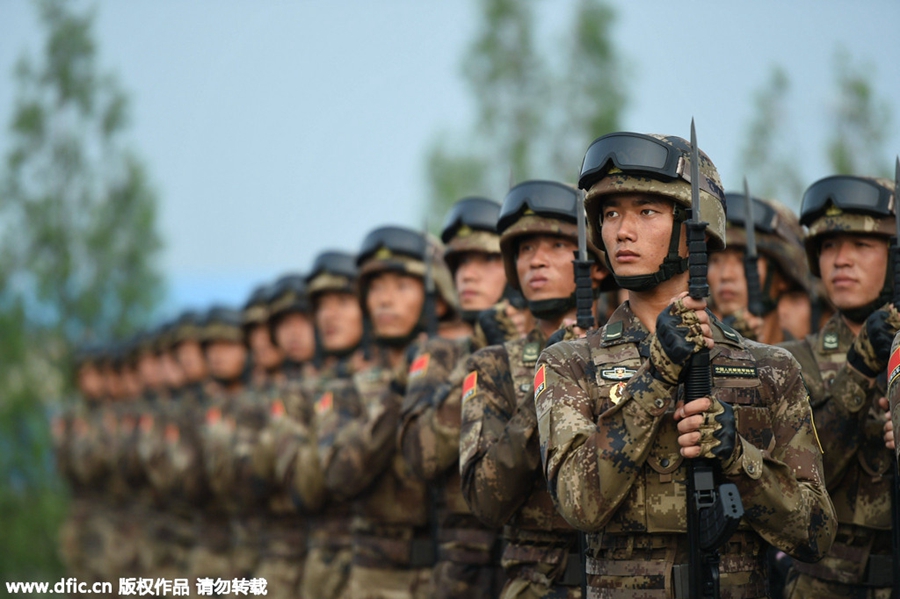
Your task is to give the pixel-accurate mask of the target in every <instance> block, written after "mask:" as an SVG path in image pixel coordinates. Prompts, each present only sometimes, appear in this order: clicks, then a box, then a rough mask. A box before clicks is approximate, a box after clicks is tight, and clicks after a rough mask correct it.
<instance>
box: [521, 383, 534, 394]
mask: <svg viewBox="0 0 900 599" xmlns="http://www.w3.org/2000/svg"><path fill="white" fill-rule="evenodd" d="M529 389H531V385H528V384H526V383H522V384H521V385H519V391H521V392H522V393H525V392H526V391H528V390H529Z"/></svg>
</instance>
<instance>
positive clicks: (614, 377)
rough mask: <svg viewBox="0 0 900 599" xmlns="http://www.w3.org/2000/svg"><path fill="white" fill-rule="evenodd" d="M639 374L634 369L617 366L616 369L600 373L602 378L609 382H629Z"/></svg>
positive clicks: (608, 369) (607, 369)
mask: <svg viewBox="0 0 900 599" xmlns="http://www.w3.org/2000/svg"><path fill="white" fill-rule="evenodd" d="M636 373H637V370H635V369H634V368H626V367H625V366H616V367H615V368H604V369H603V370H601V371H600V378H602V379H604V380H607V381H627V380H628V379H630V378H631V377H633V376H634V375H635V374H636Z"/></svg>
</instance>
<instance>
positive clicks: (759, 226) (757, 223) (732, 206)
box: [725, 193, 780, 234]
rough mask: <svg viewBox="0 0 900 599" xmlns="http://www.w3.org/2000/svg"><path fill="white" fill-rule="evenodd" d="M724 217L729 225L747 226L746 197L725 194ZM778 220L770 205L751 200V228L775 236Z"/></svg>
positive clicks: (754, 199)
mask: <svg viewBox="0 0 900 599" xmlns="http://www.w3.org/2000/svg"><path fill="white" fill-rule="evenodd" d="M725 215H726V217H727V220H728V222H729V223H733V224H736V225H742V226H744V227H746V226H747V196H745V195H744V194H742V193H726V194H725ZM779 224H780V218H779V216H778V213H777V212H776V211H775V209H774V208H772V207H771V206H770V205H768V204H766V203H765V202H763V201H762V200H760V199H759V198H753V228H754V229H756V230H757V231H760V232H762V233H771V234H777V232H778V225H779Z"/></svg>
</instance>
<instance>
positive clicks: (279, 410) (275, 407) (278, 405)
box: [269, 399, 284, 418]
mask: <svg viewBox="0 0 900 599" xmlns="http://www.w3.org/2000/svg"><path fill="white" fill-rule="evenodd" d="M269 414H270V415H271V416H272V418H281V417H282V416H284V402H282V401H281V400H280V399H276V400H275V401H273V402H272V406H271V407H270V408H269Z"/></svg>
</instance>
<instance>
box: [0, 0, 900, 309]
mask: <svg viewBox="0 0 900 599" xmlns="http://www.w3.org/2000/svg"><path fill="white" fill-rule="evenodd" d="M573 5H574V2H573V1H572V0H543V2H541V3H540V4H539V7H540V11H541V19H540V22H541V27H542V29H541V39H542V40H543V42H542V43H544V44H546V45H548V46H549V45H551V44H553V43H554V41H555V40H558V39H559V36H560V35H561V26H562V25H564V24H565V23H566V22H568V16H569V14H570V13H571V10H572V6H573ZM613 6H614V7H615V9H616V11H617V13H618V20H617V23H616V26H615V33H614V35H615V39H616V41H617V42H618V46H619V50H620V52H621V53H622V55H623V56H624V57H625V58H626V60H627V61H628V64H629V65H630V69H629V75H628V80H629V86H630V87H629V97H630V100H631V102H630V104H629V107H628V110H627V112H626V116H625V128H627V129H631V130H636V131H643V132H659V133H674V134H679V135H683V136H685V137H686V136H687V135H688V128H689V124H690V119H691V117H694V118H696V120H697V126H698V135H699V137H700V145H701V147H703V148H704V150H705V151H706V152H707V153H708V154H709V155H710V156H711V157H712V158H713V160H714V161H715V162H716V164H717V165H718V167H719V170H720V172H721V174H722V177H723V180H724V182H725V185H726V187H735V186H737V185H738V183H739V181H740V177H741V176H742V174H743V173H742V172H741V170H740V165H739V164H738V154H739V151H740V148H741V143H742V139H741V135H742V133H743V131H744V130H745V129H746V126H747V123H748V120H749V119H750V118H751V116H752V94H753V92H754V91H755V90H756V89H758V88H759V87H760V85H762V83H763V82H764V81H765V80H766V77H767V75H768V73H769V70H770V68H771V67H772V66H773V65H775V64H780V65H782V66H783V67H784V68H785V69H786V71H787V72H788V75H789V77H790V79H791V82H792V105H791V113H790V118H791V121H792V135H793V137H794V139H795V141H794V143H795V145H796V148H797V150H798V152H799V154H800V155H801V156H803V163H802V169H803V173H804V176H805V177H806V179H807V181H808V182H812V181H813V180H815V179H816V178H819V177H821V176H825V175H827V174H829V173H827V172H826V170H825V169H826V168H827V166H826V164H825V161H824V158H823V153H822V151H821V149H820V148H821V147H822V146H823V144H824V141H825V139H826V137H827V134H828V124H827V123H828V121H827V119H828V112H829V110H830V108H831V105H832V104H833V102H834V98H833V97H830V95H829V94H831V93H832V92H833V90H834V86H833V77H832V65H833V57H834V53H835V50H836V48H837V46H838V44H841V45H843V46H844V47H845V48H846V49H847V50H848V51H849V52H850V54H851V56H852V57H853V59H854V61H855V63H856V64H868V65H870V68H872V69H873V70H874V78H875V83H876V92H877V93H878V94H879V95H880V96H881V97H885V98H890V99H892V102H891V105H892V110H893V115H894V121H893V123H892V129H891V139H892V142H891V145H890V147H891V148H893V150H892V151H896V152H900V100H896V99H897V98H900V67H898V66H897V65H900V42H898V41H897V35H896V31H900V2H896V1H893V0H869V1H863V0H859V1H856V2H849V1H842V2H828V1H823V0H817V1H813V0H803V1H795V2H786V1H784V0H780V1H776V0H756V1H754V2H725V1H719V2H700V1H683V2H677V3H676V2H662V1H651V0H631V1H628V0H615V1H614V2H613ZM97 11H98V19H97V22H96V35H97V41H98V44H99V49H100V56H101V63H102V65H103V67H104V69H107V70H112V71H114V72H115V73H116V74H117V75H118V77H119V79H120V82H121V83H122V85H123V87H124V88H125V89H126V90H127V91H128V92H129V94H130V97H131V108H132V116H133V119H132V129H131V137H132V140H133V145H134V146H135V147H136V149H137V150H138V151H139V153H140V154H141V156H142V157H143V158H144V160H145V163H146V165H147V167H148V169H149V171H150V175H151V178H152V181H153V183H154V185H155V187H156V189H157V190H158V192H159V197H160V210H159V224H160V228H161V230H162V233H163V235H164V237H165V242H166V249H165V252H164V254H163V256H162V263H161V265H162V267H163V270H164V272H165V274H166V276H167V278H168V280H169V289H170V294H169V295H170V297H169V300H168V303H167V307H168V310H167V312H168V313H171V311H172V310H174V309H176V308H180V307H186V306H188V305H191V306H203V305H208V304H210V303H212V302H214V301H226V302H232V303H240V302H242V301H243V300H244V298H245V296H246V295H247V294H248V293H249V291H250V288H251V287H252V286H253V285H255V284H256V283H259V282H262V281H264V280H266V279H268V278H272V277H274V276H277V275H278V274H281V273H282V272H285V271H288V270H304V269H306V268H308V266H309V265H310V263H311V262H312V259H313V258H314V256H315V255H316V254H317V253H318V251H320V250H322V249H326V248H340V249H347V250H351V251H352V250H355V249H356V248H357V246H358V244H359V243H360V241H361V239H362V237H363V235H364V234H365V233H366V232H367V231H368V230H369V229H371V228H372V227H374V226H377V225H380V224H385V223H388V222H396V223H400V224H405V225H408V226H413V227H419V226H420V223H421V221H422V209H423V206H424V201H425V194H426V187H425V180H424V156H425V151H426V149H427V147H428V146H429V144H430V142H431V141H432V140H433V139H434V137H435V136H436V135H438V134H439V133H440V132H441V131H454V130H462V129H464V128H467V127H468V126H469V124H470V122H471V116H472V104H471V101H470V99H469V97H468V94H467V90H466V88H465V84H464V82H463V79H462V77H461V76H460V62H461V58H462V55H463V53H464V52H465V49H466V46H467V43H468V42H469V40H470V39H471V37H472V36H473V35H474V32H475V27H476V25H477V18H476V17H477V13H476V4H475V1H474V0H456V1H453V2H451V1H449V0H448V1H442V2H437V1H436V2H422V1H421V0H379V1H371V0H369V1H363V0H353V1H350V0H330V1H325V0H306V1H299V0H298V1H294V2H286V1H280V2H275V1H265V2H264V1H256V2H250V1H249V0H242V1H236V0H216V1H212V0H209V1H199V0H196V1H184V2H182V1H175V0H129V1H127V2H122V1H113V0H102V1H99V2H98V3H97ZM39 43H40V37H39V31H38V29H37V26H36V19H35V15H34V10H33V8H32V6H31V5H30V4H29V3H28V2H26V1H25V0H0V126H2V129H0V130H5V128H6V124H7V123H8V121H9V118H10V115H11V109H12V101H13V94H14V88H13V85H12V67H13V64H14V62H15V60H16V58H17V57H18V56H19V55H20V54H21V53H22V52H23V51H24V50H26V49H30V50H31V51H32V52H33V53H34V52H37V51H38V50H39V46H38V44H39ZM4 144H5V141H4V140H3V135H2V134H0V151H2V150H4V149H5V145H4ZM886 159H888V160H890V159H892V156H887V157H886ZM577 168H578V165H574V166H573V170H574V169H577ZM498 199H499V198H498ZM442 216H443V215H432V216H431V219H432V220H440V219H441V218H442Z"/></svg>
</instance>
